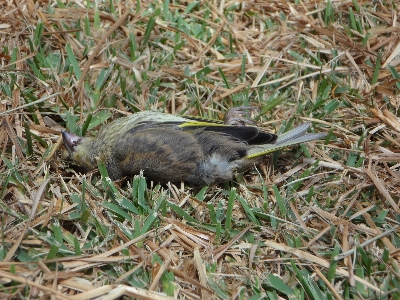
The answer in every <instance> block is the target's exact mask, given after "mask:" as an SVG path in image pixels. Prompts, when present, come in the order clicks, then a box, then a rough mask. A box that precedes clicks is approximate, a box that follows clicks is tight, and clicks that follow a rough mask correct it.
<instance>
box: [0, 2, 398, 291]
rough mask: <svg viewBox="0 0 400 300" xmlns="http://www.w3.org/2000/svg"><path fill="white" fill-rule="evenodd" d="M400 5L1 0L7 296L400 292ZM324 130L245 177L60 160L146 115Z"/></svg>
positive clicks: (0, 252) (1, 254) (0, 162)
mask: <svg viewBox="0 0 400 300" xmlns="http://www.w3.org/2000/svg"><path fill="white" fill-rule="evenodd" d="M398 5H399V3H398V2H396V1H393V2H390V1H375V2H369V1H365V2H357V1H356V0H354V1H332V2H331V1H327V2H326V1H293V2H287V1H271V0H265V1H242V2H240V1H231V2H229V1H194V2H187V1H167V0H166V1H140V0H137V1H117V0H108V1H101V0H99V1H81V0H76V1H66V0H60V1H36V2H34V1H32V0H22V1H12V0H11V1H2V2H1V3H0V11H1V16H0V45H1V48H0V63H1V66H0V116H1V127H0V130H1V131H0V154H1V156H0V213H1V223H2V225H1V226H2V230H1V232H2V236H1V239H2V241H1V245H0V258H1V262H0V288H1V289H0V298H2V299H21V298H25V299H34V298H44V299H48V298H50V297H53V299H88V298H100V297H102V298H101V299H115V298H118V297H120V296H125V297H126V298H130V297H133V298H137V299H168V298H175V299H261V298H263V299H304V298H307V299H342V298H346V299H355V298H357V299H364V298H365V299H378V298H379V299H400V292H399V288H400V280H399V275H398V274H399V259H400V256H399V250H398V249H399V248H400V239H399V236H398V232H399V228H398V224H399V222H400V216H399V193H400V190H399V189H400V180H399V179H400V171H399V168H400V164H399V161H400V154H399V153H400V121H399V119H398V118H397V115H398V109H399V106H400V97H399V96H398V94H399V89H400V81H399V80H400V75H399V72H400V59H399V53H400V35H399V32H400V26H399V24H398V22H397V21H398V16H399V12H400V10H399V7H398ZM242 105H244V106H252V107H256V108H257V111H255V112H253V115H252V118H253V119H254V120H256V121H257V125H258V126H259V127H260V128H262V129H263V130H267V131H271V132H274V133H278V134H279V133H282V132H284V131H287V130H289V129H290V128H293V127H294V126H296V125H297V124H299V123H301V122H304V121H311V122H312V129H311V131H315V132H326V133H328V135H327V137H326V138H325V139H323V140H318V141H313V142H310V143H306V144H304V145H301V146H298V147H293V148H290V149H285V150H282V151H279V152H276V153H274V154H272V155H270V156H267V157H266V158H265V161H264V163H262V164H261V165H258V166H257V167H256V168H254V169H252V170H251V171H249V172H247V173H245V174H238V176H237V177H236V178H235V180H234V181H232V182H229V183H226V184H220V185H218V186H213V187H204V188H203V189H201V190H200V191H199V192H198V191H196V192H195V191H193V190H192V189H191V188H190V187H189V186H185V185H184V184H182V185H172V184H159V183H157V182H146V179H145V178H144V177H142V176H136V177H135V178H126V179H124V180H120V181H115V182H113V181H111V180H109V178H108V177H107V172H106V170H105V168H104V166H103V165H102V164H101V162H100V163H99V170H98V171H94V172H90V173H83V172H82V170H80V169H79V168H77V167H76V166H74V165H73V164H71V163H70V162H68V161H67V160H66V159H64V155H63V154H62V153H63V146H62V141H61V136H60V133H61V130H62V129H67V130H69V131H71V132H73V133H75V134H79V135H86V136H95V135H96V133H97V132H98V130H99V128H101V126H102V124H103V123H108V122H110V121H112V120H114V119H116V118H119V117H121V116H125V115H129V114H132V113H135V112H138V111H143V110H156V111H160V112H167V113H171V114H180V115H195V116H202V117H207V118H213V119H218V120H222V119H223V117H224V114H225V113H226V111H227V110H228V109H229V108H231V107H236V106H242Z"/></svg>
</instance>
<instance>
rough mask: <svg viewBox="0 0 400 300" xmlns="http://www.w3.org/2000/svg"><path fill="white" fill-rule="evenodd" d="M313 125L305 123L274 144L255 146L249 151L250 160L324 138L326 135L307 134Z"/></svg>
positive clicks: (279, 138) (283, 135) (285, 134)
mask: <svg viewBox="0 0 400 300" xmlns="http://www.w3.org/2000/svg"><path fill="white" fill-rule="evenodd" d="M310 125H311V123H310V122H307V123H303V124H300V125H299V126H297V127H296V128H293V129H292V130H290V131H288V132H285V133H284V134H282V135H280V136H279V137H278V139H277V140H276V142H275V143H274V144H265V145H257V146H253V147H251V148H250V149H249V151H248V155H247V157H248V158H254V157H258V156H261V155H265V154H268V153H271V152H274V151H277V150H280V149H282V148H286V147H289V146H292V145H297V144H301V143H305V142H309V141H312V140H317V139H321V138H324V137H325V136H326V133H325V132H323V133H306V131H307V129H308V128H309V127H310Z"/></svg>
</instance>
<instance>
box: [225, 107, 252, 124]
mask: <svg viewBox="0 0 400 300" xmlns="http://www.w3.org/2000/svg"><path fill="white" fill-rule="evenodd" d="M255 111H257V108H256V107H254V106H250V107H249V106H238V107H233V108H231V109H229V110H228V112H227V113H226V114H225V118H224V123H225V124H226V125H234V126H246V124H251V125H256V124H257V122H256V121H255V120H252V119H249V118H250V117H251V112H255Z"/></svg>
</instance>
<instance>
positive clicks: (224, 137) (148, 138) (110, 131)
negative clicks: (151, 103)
mask: <svg viewBox="0 0 400 300" xmlns="http://www.w3.org/2000/svg"><path fill="white" fill-rule="evenodd" d="M246 110H251V108H246V107H235V108H232V109H231V110H230V111H229V112H228V113H227V114H226V117H225V120H224V121H219V120H213V119H207V118H202V117H195V116H181V115H172V114H166V113H161V112H156V111H142V112H138V113H134V114H132V115H129V116H126V117H121V118H118V119H116V120H114V121H113V122H110V123H109V124H107V125H105V126H103V127H102V128H101V129H100V130H99V133H98V135H97V136H96V137H81V136H77V135H75V134H72V133H70V132H67V131H64V130H63V131H62V137H63V142H64V145H65V147H66V149H67V150H68V155H69V158H70V160H71V161H72V163H73V164H76V165H78V166H81V167H83V168H84V170H85V171H90V170H93V169H96V168H97V164H98V160H100V161H102V162H103V163H104V164H105V166H106V169H107V171H108V176H109V178H110V179H111V180H118V179H121V178H124V177H132V176H134V175H138V174H140V173H141V172H143V175H144V176H145V177H146V178H148V179H150V180H153V181H157V182H182V181H183V182H187V183H188V184H189V185H191V186H193V187H201V186H210V185H215V184H218V183H223V182H227V181H230V180H232V179H233V178H234V176H235V174H236V173H237V172H239V173H242V172H245V171H247V170H249V169H251V168H252V167H253V166H254V165H255V164H257V163H259V162H261V161H262V159H263V157H264V156H265V155H267V154H269V153H271V152H274V151H277V150H280V149H283V148H286V147H289V146H292V145H296V144H301V143H305V142H308V141H312V140H316V139H321V138H324V137H325V136H326V133H307V130H308V128H309V127H310V125H311V123H309V122H307V123H302V124H300V125H299V126H297V127H295V128H294V129H292V130H290V131H288V132H286V133H284V134H282V135H279V136H278V135H276V134H274V133H269V132H265V131H262V130H261V129H260V128H259V127H257V126H256V125H254V124H255V122H254V121H253V120H248V119H247V118H245V117H244V115H246V114H247V113H246Z"/></svg>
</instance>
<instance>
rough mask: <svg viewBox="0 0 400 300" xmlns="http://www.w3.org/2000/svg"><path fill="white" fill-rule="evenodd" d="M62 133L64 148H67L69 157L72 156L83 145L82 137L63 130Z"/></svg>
mask: <svg viewBox="0 0 400 300" xmlns="http://www.w3.org/2000/svg"><path fill="white" fill-rule="evenodd" d="M61 133H62V137H63V141H64V146H65V148H67V150H68V153H69V155H71V156H72V155H73V153H74V152H75V151H76V147H77V146H78V145H80V144H81V143H82V137H81V136H77V135H75V134H73V133H70V132H66V131H65V130H62V131H61Z"/></svg>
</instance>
